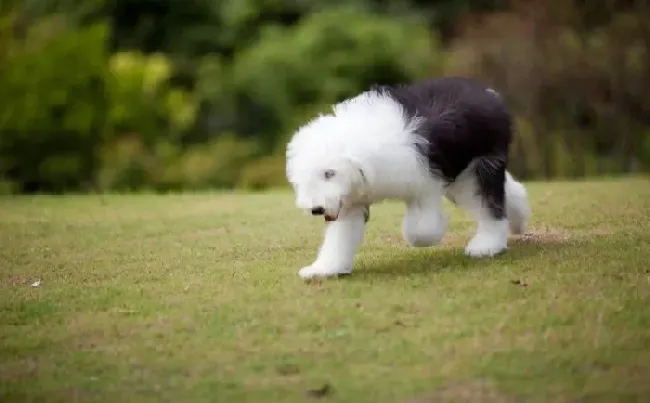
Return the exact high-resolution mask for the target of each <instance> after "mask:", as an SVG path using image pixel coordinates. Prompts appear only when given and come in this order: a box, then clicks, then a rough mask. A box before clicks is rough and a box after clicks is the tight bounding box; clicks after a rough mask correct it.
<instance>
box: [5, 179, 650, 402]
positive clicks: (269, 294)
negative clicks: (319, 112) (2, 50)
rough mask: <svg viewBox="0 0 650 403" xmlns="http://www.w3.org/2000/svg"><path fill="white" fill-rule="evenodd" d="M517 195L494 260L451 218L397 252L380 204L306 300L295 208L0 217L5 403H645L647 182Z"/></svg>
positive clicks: (73, 205)
mask: <svg viewBox="0 0 650 403" xmlns="http://www.w3.org/2000/svg"><path fill="white" fill-rule="evenodd" d="M528 188H529V193H530V195H531V200H532V205H533V209H534V212H533V213H534V219H533V221H532V223H531V225H530V228H529V233H528V234H526V235H525V236H521V237H513V238H512V239H511V241H510V249H509V251H508V252H507V253H505V254H503V255H501V256H499V257H497V258H494V259H488V260H469V259H468V258H466V257H464V256H463V253H462V251H463V247H464V245H465V243H466V242H467V240H468V239H469V237H470V235H471V231H472V227H473V225H472V222H471V221H470V220H469V217H468V216H467V215H466V214H465V213H462V212H459V211H458V210H454V209H453V208H452V207H451V206H450V205H447V208H448V209H449V211H453V212H454V213H453V220H452V222H451V224H450V229H449V232H448V235H447V237H446V238H445V240H444V243H443V245H442V246H439V247H433V248H428V249H410V248H407V247H406V246H405V245H404V243H403V241H402V240H401V237H400V235H399V234H400V231H399V225H400V220H401V214H402V212H403V207H402V206H401V205H399V204H392V203H387V204H383V205H380V206H376V207H374V208H373V211H372V218H371V222H370V224H369V229H368V233H367V237H366V241H365V243H364V246H363V248H362V250H361V251H360V253H359V255H358V257H357V266H356V269H355V273H354V274H353V275H352V276H349V277H346V278H342V279H338V280H337V279H335V280H329V281H325V282H319V283H309V284H308V283H304V282H303V281H301V280H300V278H299V277H298V276H297V274H296V272H297V270H298V269H299V268H300V267H301V266H303V265H306V264H309V263H310V262H311V260H312V259H313V257H314V256H315V252H316V248H317V246H318V244H319V242H320V240H321V232H322V230H323V222H322V219H312V218H311V217H306V216H303V215H302V213H301V212H299V211H298V210H296V209H295V208H294V207H293V199H292V196H291V195H290V194H289V193H274V194H264V195H217V194H212V195H210V194H202V195H175V196H154V195H140V196H105V197H99V196H67V197H18V198H3V199H0V246H1V248H0V309H1V313H0V315H1V316H0V401H1V402H36V401H40V402H111V403H112V402H149V401H151V402H163V401H173V402H179V403H180V402H183V403H185V402H191V403H201V402H224V403H231V402H244V401H246V402H302V401H310V400H314V401H315V400H319V401H328V402H355V403H363V402H368V403H370V402H421V403H422V402H442V401H447V400H446V399H450V400H449V401H461V402H511V401H513V402H514V401H532V402H551V401H558V402H563V401H589V402H591V401H598V402H619V401H630V402H632V401H646V402H647V401H650V264H649V262H650V227H649V225H650V181H648V180H647V179H642V178H632V179H620V180H602V181H593V182H581V183H562V182H561V183H549V184H542V183H534V184H529V185H528ZM39 280H40V286H38V287H34V286H32V283H34V282H36V281H39Z"/></svg>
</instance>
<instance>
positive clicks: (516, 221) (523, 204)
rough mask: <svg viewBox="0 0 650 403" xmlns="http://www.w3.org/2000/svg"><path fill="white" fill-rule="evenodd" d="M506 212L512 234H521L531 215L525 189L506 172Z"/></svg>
mask: <svg viewBox="0 0 650 403" xmlns="http://www.w3.org/2000/svg"><path fill="white" fill-rule="evenodd" d="M505 188H506V211H507V214H508V221H509V224H510V231H511V232H512V233H513V234H523V233H524V232H525V231H526V223H527V222H528V220H529V219H530V216H531V215H532V211H531V209H530V204H529V203H528V194H527V192H526V188H525V187H524V185H523V184H522V183H520V182H517V181H516V180H515V179H514V178H513V177H512V175H510V173H509V172H506V186H505Z"/></svg>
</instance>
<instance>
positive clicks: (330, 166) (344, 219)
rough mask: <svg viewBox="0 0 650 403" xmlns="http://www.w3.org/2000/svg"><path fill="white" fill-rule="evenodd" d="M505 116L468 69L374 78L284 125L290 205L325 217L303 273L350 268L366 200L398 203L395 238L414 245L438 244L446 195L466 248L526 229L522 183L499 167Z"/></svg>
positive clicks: (503, 164) (504, 152) (499, 246)
mask: <svg viewBox="0 0 650 403" xmlns="http://www.w3.org/2000/svg"><path fill="white" fill-rule="evenodd" d="M512 125H513V124H512V118H511V114H510V112H509V110H508V108H507V107H506V105H505V103H504V101H503V100H502V97H501V96H500V95H499V93H498V92H497V91H496V90H494V89H492V88H489V87H487V86H485V85H483V84H482V83H480V82H479V81H477V80H474V79H471V78H467V77H436V78H430V79H426V80H422V81H418V82H415V83H412V84H401V85H393V86H389V85H374V86H372V87H371V88H370V89H368V90H367V91H364V92H362V93H360V94H358V95H357V96H355V97H352V98H349V99H346V100H344V101H342V102H340V103H337V104H335V105H333V107H332V111H331V113H327V114H321V115H319V116H317V117H315V118H314V119H312V120H311V121H309V122H307V123H306V124H305V125H303V126H302V127H300V128H299V129H298V130H297V131H296V132H295V133H293V135H292V137H291V139H290V141H289V142H288V144H287V148H286V177H287V180H288V182H289V183H290V184H291V186H292V188H293V191H294V193H295V202H296V206H297V207H298V208H299V209H302V210H305V211H307V212H308V213H311V214H312V215H316V216H324V217H325V221H326V230H325V236H324V240H323V243H322V245H321V247H320V249H319V251H318V255H317V257H316V259H315V261H314V262H313V263H312V264H311V265H309V266H306V267H303V268H302V269H300V270H299V272H298V274H299V275H300V277H302V278H304V279H312V278H322V277H330V276H338V275H344V274H351V272H352V268H353V260H354V256H355V253H356V252H357V250H358V249H359V247H360V246H361V244H362V242H363V238H364V232H365V226H366V223H367V222H368V220H369V217H370V206H371V205H372V204H374V203H378V202H381V201H384V200H389V199H390V200H401V201H403V202H404V203H405V204H406V213H405V215H404V218H403V220H402V236H403V238H404V240H405V241H406V243H407V244H408V245H410V246H413V247H427V246H432V245H435V244H438V243H440V241H441V240H442V238H443V236H444V234H445V231H446V228H447V224H448V221H449V218H448V216H447V215H446V214H445V212H444V211H443V198H444V197H446V198H447V199H448V200H450V201H451V202H452V203H453V204H455V205H456V206H457V207H459V208H463V209H465V210H466V211H467V212H469V214H470V215H471V216H472V217H473V218H474V219H475V220H476V223H477V227H476V231H475V234H474V236H473V237H472V238H471V240H470V241H469V243H468V244H467V245H466V247H465V254H466V255H468V256H470V257H474V258H481V257H492V256H495V255H497V254H499V253H501V252H503V251H505V250H506V249H507V243H508V236H509V234H510V233H514V234H520V233H523V232H524V231H525V228H526V223H527V221H528V220H529V218H530V216H531V209H530V206H529V202H528V196H527V192H526V189H525V187H524V186H523V184H522V183H520V182H518V181H517V180H515V179H514V178H513V176H512V175H511V174H510V173H509V172H508V171H507V165H508V153H509V147H510V144H511V141H512V137H513V128H512Z"/></svg>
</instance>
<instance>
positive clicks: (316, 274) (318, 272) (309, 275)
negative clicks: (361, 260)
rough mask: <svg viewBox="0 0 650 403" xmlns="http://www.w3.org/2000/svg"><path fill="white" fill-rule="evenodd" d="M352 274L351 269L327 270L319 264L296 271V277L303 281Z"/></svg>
mask: <svg viewBox="0 0 650 403" xmlns="http://www.w3.org/2000/svg"><path fill="white" fill-rule="evenodd" d="M350 273H352V269H338V268H336V267H335V268H328V267H326V266H321V265H319V264H312V265H310V266H307V267H303V268H302V269H300V270H298V275H299V276H300V277H301V278H302V279H304V280H311V279H324V278H328V277H337V276H341V275H347V274H350Z"/></svg>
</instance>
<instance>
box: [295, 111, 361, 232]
mask: <svg viewBox="0 0 650 403" xmlns="http://www.w3.org/2000/svg"><path fill="white" fill-rule="evenodd" d="M331 119H332V118H330V117H321V118H318V119H316V120H315V121H313V122H311V123H310V124H309V125H307V126H305V127H303V128H302V129H301V130H299V131H298V132H297V133H296V135H295V136H294V138H293V139H292V141H291V142H290V143H289V145H288V147H287V179H288V181H289V183H291V185H292V186H293V189H294V192H295V195H296V206H297V207H298V208H300V209H303V210H306V211H307V212H309V213H310V214H312V215H322V216H324V217H325V220H326V221H334V220H336V219H337V218H338V216H339V213H340V212H341V209H342V208H344V207H345V206H346V205H349V204H351V203H353V202H354V201H355V199H356V198H358V197H359V196H360V194H361V193H362V192H363V189H364V184H365V177H364V173H363V169H362V167H361V165H360V164H359V163H358V162H357V161H355V159H354V158H352V157H351V155H350V154H349V153H347V152H346V147H343V146H341V144H344V143H341V142H338V141H337V137H338V136H337V135H336V134H333V133H332V132H331V130H330V129H331V128H332V127H331V126H330V125H331V123H332V121H331Z"/></svg>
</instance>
